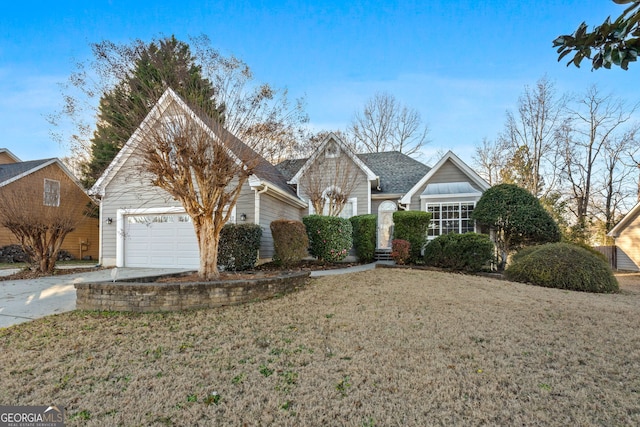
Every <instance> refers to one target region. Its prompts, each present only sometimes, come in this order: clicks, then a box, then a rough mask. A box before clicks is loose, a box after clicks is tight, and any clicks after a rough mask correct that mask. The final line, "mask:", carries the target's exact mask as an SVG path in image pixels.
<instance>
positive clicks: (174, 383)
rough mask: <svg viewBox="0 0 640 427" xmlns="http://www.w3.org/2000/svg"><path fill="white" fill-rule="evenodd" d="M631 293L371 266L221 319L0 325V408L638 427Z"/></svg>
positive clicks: (175, 421) (137, 417)
mask: <svg viewBox="0 0 640 427" xmlns="http://www.w3.org/2000/svg"><path fill="white" fill-rule="evenodd" d="M635 283H638V282H637V277H636V276H629V277H626V278H623V280H622V281H621V288H622V289H623V292H622V293H620V294H611V295H608V294H587V293H579V292H569V291H561V290H556V289H547V288H539V287H534V286H528V285H524V284H519V283H511V282H506V281H499V280H493V279H488V278H481V277H475V276H465V275H455V274H447V273H440V272H433V271H417V270H410V269H407V270H399V269H377V270H372V271H367V272H363V273H357V274H350V275H343V276H327V277H323V278H319V279H313V280H311V281H310V282H309V285H308V286H307V287H305V288H303V289H302V290H301V291H299V292H297V293H294V294H290V295H287V296H284V297H282V298H277V299H273V300H269V301H263V302H257V303H252V304H247V305H242V306H234V307H226V308H222V309H213V310H202V311H193V312H187V313H168V314H131V313H127V314H120V313H96V312H73V313H67V314H63V315H58V316H51V317H48V318H44V319H41V320H38V321H33V322H28V323H24V324H20V325H17V326H14V327H11V328H7V329H0V366H1V368H0V369H1V372H2V374H1V375H0V402H2V404H4V405H48V404H58V405H61V406H64V407H66V410H67V425H68V426H76V425H78V426H80V425H82V426H84V425H96V426H98V425H100V426H102V425H113V426H115V425H124V426H130V425H145V426H146V425H233V426H237V425H244V424H245V423H246V424H247V425H291V426H298V425H313V426H315V425H318V426H320V425H323V426H324V425H339V426H342V425H347V426H373V425H376V426H383V425H384V426H386V425H412V426H424V425H479V424H486V425H562V426H565V425H582V426H589V425H638V424H640V404H639V403H638V402H640V334H639V333H638V331H639V330H640V287H638V286H637V284H635Z"/></svg>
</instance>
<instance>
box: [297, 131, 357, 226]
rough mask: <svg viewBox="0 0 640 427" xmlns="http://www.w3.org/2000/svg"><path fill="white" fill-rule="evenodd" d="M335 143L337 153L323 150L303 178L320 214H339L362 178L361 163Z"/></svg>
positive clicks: (303, 185) (312, 201) (309, 196)
mask: <svg viewBox="0 0 640 427" xmlns="http://www.w3.org/2000/svg"><path fill="white" fill-rule="evenodd" d="M330 144H334V143H333V142H330ZM335 147H336V149H337V150H338V152H337V156H336V157H326V156H324V155H323V154H322V153H320V155H318V157H317V159H316V161H315V162H313V163H312V164H311V165H310V166H309V169H307V171H306V172H305V174H304V175H303V176H302V179H301V182H300V183H301V185H302V187H303V188H304V191H305V193H306V194H307V197H308V198H309V202H310V203H311V205H312V206H313V209H314V210H315V212H316V213H317V214H318V215H325V214H326V215H327V216H339V215H340V214H341V213H342V210H343V209H344V207H345V205H346V204H347V202H348V201H349V197H350V195H351V193H352V192H353V190H354V189H355V186H356V184H357V182H358V179H357V178H358V171H359V169H358V166H356V164H355V163H354V162H353V161H352V160H351V158H349V156H347V155H346V153H345V152H344V151H343V150H341V149H339V148H337V144H335ZM345 150H348V148H346V147H345Z"/></svg>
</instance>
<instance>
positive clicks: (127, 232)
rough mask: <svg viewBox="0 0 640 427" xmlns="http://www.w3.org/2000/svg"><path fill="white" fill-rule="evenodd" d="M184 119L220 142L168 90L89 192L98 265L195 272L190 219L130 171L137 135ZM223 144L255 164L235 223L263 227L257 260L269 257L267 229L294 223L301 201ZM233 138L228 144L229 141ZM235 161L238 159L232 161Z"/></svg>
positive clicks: (263, 166)
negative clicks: (96, 207) (95, 208)
mask: <svg viewBox="0 0 640 427" xmlns="http://www.w3.org/2000/svg"><path fill="white" fill-rule="evenodd" d="M171 114H185V115H188V116H190V117H192V118H193V119H194V120H195V122H196V123H197V124H198V125H199V126H201V127H202V128H203V129H204V130H205V131H206V132H208V133H209V134H210V135H211V136H212V137H213V138H215V139H217V140H220V136H221V134H220V132H226V131H225V130H224V129H222V127H221V126H219V124H218V123H216V122H214V121H212V120H211V119H210V118H207V117H201V116H199V115H198V114H197V113H196V112H195V109H193V108H191V107H190V106H189V105H188V104H187V103H186V102H185V101H184V100H183V99H182V98H181V97H180V96H178V95H177V94H176V93H175V92H173V91H172V90H171V89H168V90H167V91H166V92H165V93H164V94H163V95H162V97H161V98H160V99H159V100H158V102H157V103H156V105H155V106H154V107H153V108H152V110H151V111H150V112H149V114H148V115H147V117H146V118H145V119H144V120H143V122H142V123H141V125H140V127H138V129H137V130H136V131H135V132H134V133H133V135H132V136H131V138H129V140H128V141H127V143H126V144H125V145H124V147H123V148H122V149H121V150H120V152H119V153H118V155H117V156H116V157H115V158H114V159H113V161H112V162H111V164H110V165H109V166H108V167H107V169H106V170H105V172H104V173H103V174H102V176H101V177H100V178H99V179H98V181H97V182H96V184H95V185H94V186H93V188H92V189H91V191H90V193H91V194H94V195H95V196H96V197H98V198H99V200H100V225H101V227H100V262H101V263H102V265H104V266H118V267H124V266H126V267H182V268H194V269H197V268H198V267H199V249H198V242H197V239H196V235H195V231H194V229H193V224H192V223H191V218H190V217H189V216H188V215H187V214H186V213H185V210H184V208H183V207H182V205H181V204H180V202H179V201H177V200H175V199H174V198H173V197H172V196H171V195H170V194H169V193H167V192H165V191H164V190H161V189H160V188H158V187H154V186H153V185H151V183H150V181H149V180H148V179H144V177H142V176H141V175H140V173H141V171H140V169H139V168H137V167H136V162H137V149H138V145H139V143H140V136H141V135H140V133H141V132H145V129H147V130H148V129H149V128H150V126H154V124H155V123H157V121H158V120H160V119H162V120H165V119H168V120H170V117H167V115H169V116H170V115H171ZM223 136H224V139H225V141H226V142H227V143H228V146H229V148H230V149H231V150H232V151H233V152H234V153H235V154H236V155H237V156H238V157H242V158H245V157H247V156H249V157H251V161H252V162H257V166H256V167H255V168H254V173H253V175H251V176H250V177H249V180H248V182H247V183H246V184H245V185H244V187H243V189H242V191H241V193H240V197H239V199H238V202H237V204H236V206H235V212H234V213H233V214H232V219H231V222H233V223H254V224H259V225H260V226H261V227H262V232H263V234H262V242H261V245H260V256H261V257H271V256H272V255H273V239H272V236H271V230H270V227H269V225H270V224H271V222H272V221H273V220H276V219H281V218H284V219H300V212H301V210H302V209H306V208H307V204H306V203H305V202H304V201H302V200H300V199H299V198H298V197H297V196H296V193H295V192H294V191H293V189H292V188H291V187H290V186H289V185H288V184H287V182H286V180H285V179H284V177H283V176H282V175H281V174H280V172H279V171H278V170H277V169H276V168H275V167H274V166H273V165H272V164H270V163H269V162H267V161H266V160H265V159H264V158H262V157H261V156H259V155H258V154H257V153H255V152H254V151H253V150H251V149H250V148H249V147H247V146H246V145H245V144H243V143H242V142H241V141H240V140H238V139H237V138H235V137H232V136H230V135H228V134H227V133H225V134H224V135H223ZM229 138H232V141H229ZM238 153H241V154H238Z"/></svg>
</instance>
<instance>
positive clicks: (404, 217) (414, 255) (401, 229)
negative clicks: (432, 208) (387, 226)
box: [393, 211, 431, 264]
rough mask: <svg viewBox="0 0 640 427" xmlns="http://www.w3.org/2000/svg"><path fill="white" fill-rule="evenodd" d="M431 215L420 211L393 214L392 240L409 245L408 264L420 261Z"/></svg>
mask: <svg viewBox="0 0 640 427" xmlns="http://www.w3.org/2000/svg"><path fill="white" fill-rule="evenodd" d="M430 221H431V214H430V213H429V212H422V211H397V212H394V213H393V238H394V239H401V240H406V241H407V242H409V243H410V244H411V256H410V258H409V262H411V263H414V264H415V263H416V262H417V261H419V260H422V248H424V245H425V244H426V243H427V230H428V229H429V222H430Z"/></svg>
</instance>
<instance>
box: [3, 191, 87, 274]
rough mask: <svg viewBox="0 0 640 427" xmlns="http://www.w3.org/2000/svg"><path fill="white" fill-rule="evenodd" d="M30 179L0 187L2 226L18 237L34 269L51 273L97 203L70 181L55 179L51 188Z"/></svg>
mask: <svg viewBox="0 0 640 427" xmlns="http://www.w3.org/2000/svg"><path fill="white" fill-rule="evenodd" d="M28 181H29V180H26V179H23V180H19V181H16V182H13V183H11V184H8V185H6V186H4V187H1V188H0V225H2V226H3V227H6V228H7V229H8V230H9V231H11V233H13V235H14V236H16V238H17V239H18V241H19V242H20V245H21V246H22V249H23V250H24V251H25V253H26V254H27V255H28V257H29V260H30V262H31V264H32V268H33V269H34V270H36V271H38V272H39V273H42V274H50V273H51V272H53V269H54V268H55V264H56V260H57V258H58V252H60V248H61V247H62V244H63V243H64V239H65V237H66V236H67V235H68V234H69V233H70V232H72V231H74V230H75V229H76V228H77V227H78V226H79V225H80V224H81V223H82V222H83V221H84V220H85V219H86V218H87V216H88V215H90V214H92V213H93V211H94V210H95V208H96V206H95V205H94V204H93V203H88V202H89V199H88V198H87V196H86V195H85V194H84V192H83V191H82V189H80V188H79V187H78V186H77V185H76V184H75V183H73V182H70V181H68V180H60V181H52V184H55V186H53V185H52V188H48V189H47V188H43V187H40V186H36V185H33V182H28ZM45 185H46V184H45Z"/></svg>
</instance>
